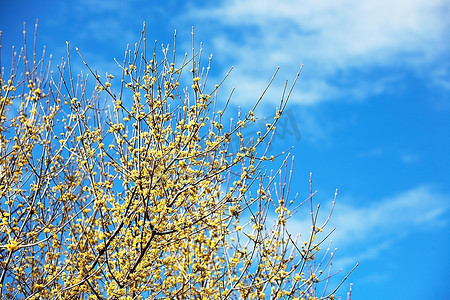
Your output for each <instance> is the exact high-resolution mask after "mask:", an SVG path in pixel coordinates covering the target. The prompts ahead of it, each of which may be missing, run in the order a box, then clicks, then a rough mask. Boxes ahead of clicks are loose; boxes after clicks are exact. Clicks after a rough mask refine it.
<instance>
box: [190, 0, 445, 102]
mask: <svg viewBox="0 0 450 300" xmlns="http://www.w3.org/2000/svg"><path fill="white" fill-rule="evenodd" d="M449 8H450V6H449V5H448V4H447V2H446V1H444V0H412V1H406V0H402V1H394V2H392V1H388V0H381V1H370V0H365V1H356V2H355V1H350V0H340V1H321V2H307V1H294V0H280V1H274V0H248V1H237V0H234V1H223V2H222V3H221V4H218V5H217V6H216V8H213V9H211V8H205V9H203V10H202V9H199V8H198V7H196V8H195V9H192V10H191V11H190V12H189V14H188V15H189V16H190V17H195V18H197V19H200V20H203V21H204V22H207V23H209V27H210V28H211V31H212V32H211V33H210V35H211V36H213V38H212V41H213V44H214V49H215V51H216V52H218V53H217V54H218V55H217V56H219V57H222V58H223V59H222V60H223V61H224V62H227V63H228V64H230V63H231V64H235V65H237V67H238V68H237V69H238V72H240V73H242V74H244V75H240V77H246V78H245V79H246V80H245V82H252V78H255V77H259V78H260V74H269V73H268V72H269V71H270V70H273V69H274V68H275V66H276V65H281V66H282V67H284V68H286V69H287V70H288V72H289V73H291V74H292V75H294V74H295V73H294V72H295V69H294V67H295V68H296V67H297V66H298V65H299V64H300V63H304V64H305V65H306V67H305V72H309V73H308V74H305V75H304V76H303V78H302V80H303V81H306V82H305V84H303V85H302V88H301V90H302V93H303V94H302V95H300V96H297V97H296V99H297V100H296V101H298V102H300V103H304V104H311V103H317V102H320V101H323V100H326V99H334V98H336V97H339V96H345V95H347V96H352V97H356V98H358V97H365V96H367V95H370V94H372V93H380V92H383V91H384V89H385V88H386V87H387V86H388V85H389V82H390V81H391V79H392V78H391V77H392V75H391V74H378V76H377V78H373V77H374V76H372V78H371V80H370V82H361V81H360V79H359V78H351V77H347V76H350V75H349V74H348V73H347V72H348V71H349V70H352V69H353V70H354V69H356V70H358V71H360V72H363V71H366V70H367V68H370V67H374V66H377V67H379V66H402V67H405V66H408V68H410V69H412V70H413V72H416V73H420V72H422V71H423V69H424V68H426V65H427V64H430V65H431V64H433V63H436V61H437V60H439V59H441V58H442V55H444V54H445V53H446V52H447V51H449V46H448V43H447V42H446V37H447V36H448V32H449V31H450V21H448V18H446V16H448V12H449ZM211 21H214V22H213V23H211ZM216 24H220V26H222V27H220V28H219V27H217V26H216ZM223 28H227V29H228V31H227V30H225V29H223ZM351 76H354V74H353V75H351ZM319 78H320V79H319ZM386 78H388V79H387V82H386ZM342 79H345V80H346V81H347V82H346V83H342V82H339V81H340V80H342ZM394 79H395V78H394ZM397 79H398V78H397ZM239 83H240V84H241V85H240V86H241V88H242V82H241V81H239ZM371 86H375V88H374V89H371V88H370V87H371Z"/></svg>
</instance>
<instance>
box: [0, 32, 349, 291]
mask: <svg viewBox="0 0 450 300" xmlns="http://www.w3.org/2000/svg"><path fill="white" fill-rule="evenodd" d="M24 32H25V31H24ZM35 41H36V34H35ZM174 43H175V40H174ZM156 48H157V47H156V44H155V47H154V51H153V52H152V53H151V54H150V55H147V45H146V37H145V26H144V29H143V31H142V35H141V38H140V41H139V42H138V43H137V44H136V45H135V48H134V49H133V50H130V49H129V48H127V51H126V53H125V58H124V60H123V63H122V64H118V65H119V68H120V73H121V78H120V80H119V81H117V80H116V79H115V78H114V76H113V75H112V74H106V76H105V77H103V78H102V77H101V76H100V75H98V74H97V73H96V72H95V71H93V70H92V69H91V67H90V65H89V64H87V63H86V62H85V61H84V59H83V58H82V56H81V54H80V57H81V59H82V60H83V62H84V63H85V64H86V66H87V68H88V70H89V72H90V73H91V74H92V75H93V76H94V81H95V83H94V84H90V83H89V82H88V80H87V79H88V77H89V76H88V75H83V73H81V74H80V75H78V76H73V75H72V67H71V57H70V54H69V53H70V49H69V43H67V55H68V56H67V61H66V62H64V61H63V62H62V63H61V64H60V65H59V66H58V67H57V69H56V70H53V71H52V68H51V61H49V62H47V61H46V59H45V58H46V56H45V51H44V53H43V55H42V59H40V60H37V58H36V57H37V56H36V54H37V53H36V50H35V47H34V50H33V55H32V56H33V57H32V60H31V61H30V59H29V56H28V52H29V49H28V48H27V43H26V37H25V35H24V46H23V48H22V49H21V50H20V51H19V53H16V52H14V55H13V59H12V64H11V69H10V72H9V74H6V72H5V70H4V69H2V73H1V77H0V85H1V87H2V89H1V94H0V116H1V118H0V171H1V172H0V201H1V209H0V213H1V224H0V239H1V248H0V262H1V274H0V276H1V277H0V284H1V288H0V291H1V295H2V298H3V299H19V298H23V299H238V298H243V299H265V298H267V297H270V298H277V299H278V298H285V299H300V298H305V299H319V298H320V299H333V298H334V297H335V296H334V295H335V292H336V290H337V288H336V289H331V290H329V291H327V290H326V286H327V284H328V280H329V279H330V275H329V274H330V273H329V272H325V273H328V275H323V271H324V270H325V269H328V268H331V258H330V259H328V260H325V257H327V254H329V253H328V251H327V253H325V255H324V258H323V259H322V260H321V261H319V260H318V258H317V254H318V251H319V247H320V246H321V244H322V243H323V241H324V240H325V239H326V238H327V237H328V235H327V236H325V238H323V239H320V240H319V239H318V238H317V235H319V234H320V233H321V232H322V230H323V229H324V227H325V225H326V224H327V222H328V218H327V221H325V223H324V224H321V225H320V226H319V224H317V212H318V208H317V209H316V208H315V207H313V196H314V192H313V191H312V189H311V194H310V195H309V196H308V197H306V200H305V201H299V200H297V197H296V196H292V195H291V194H290V193H289V190H290V184H291V175H292V164H291V163H290V159H289V155H286V157H285V159H284V160H283V161H282V162H281V165H280V166H279V168H278V169H277V170H276V171H275V172H272V173H271V172H268V171H267V163H270V161H273V160H274V156H273V155H269V154H268V147H267V144H263V141H269V143H268V145H270V139H271V136H273V132H274V130H275V129H276V124H277V121H278V119H279V118H280V117H281V116H282V114H283V111H284V110H285V107H286V103H287V101H288V99H289V96H290V94H291V91H292V88H293V86H294V84H295V80H294V84H293V85H292V86H291V87H290V89H287V88H286V89H285V93H284V94H283V97H282V98H281V101H280V104H279V106H278V108H277V109H276V112H275V117H274V119H273V120H272V121H271V122H269V123H267V128H266V130H265V131H263V132H258V133H257V134H256V135H255V136H246V135H245V127H246V126H248V125H249V124H251V123H252V122H255V120H256V117H255V109H256V107H257V106H258V104H259V102H260V100H261V99H262V97H263V96H264V93H265V91H264V92H263V93H262V95H261V97H260V98H259V99H258V100H257V101H256V104H255V106H254V108H253V109H252V110H250V111H248V112H247V113H241V111H239V113H238V115H237V121H236V122H233V121H232V120H231V121H229V120H226V119H225V117H224V111H225V109H226V108H227V106H228V102H227V103H226V104H225V105H224V108H223V109H218V106H219V105H220V103H219V102H218V101H217V93H218V91H219V88H220V86H221V83H218V84H217V85H215V86H213V87H212V88H209V86H208V85H207V84H206V82H207V79H208V72H209V67H210V63H211V59H209V64H208V66H207V67H206V69H205V68H202V67H201V50H200V51H199V52H197V53H196V52H195V51H194V49H193V50H192V55H191V56H190V57H188V55H186V56H185V57H184V59H183V60H182V62H181V63H180V64H178V65H177V64H176V61H175V60H176V55H175V50H173V51H170V50H169V47H163V49H162V58H159V55H158V54H157V53H159V51H156ZM173 49H175V47H173ZM76 50H77V52H78V49H76ZM78 53H80V52H78ZM186 69H190V73H191V74H190V78H191V79H190V81H191V82H190V83H189V85H190V86H189V87H188V88H185V89H182V88H181V87H180V86H181V85H180V83H181V82H183V77H182V76H183V74H186V73H188V72H187V71H186ZM298 76H299V74H297V77H298ZM297 77H296V79H297ZM272 79H273V78H272ZM270 82H271V81H270ZM269 85H270V83H269ZM226 127H227V128H228V129H226ZM235 140H236V141H237V144H238V145H239V147H237V148H236V149H231V148H230V144H231V141H235ZM305 203H310V204H311V216H310V218H311V225H312V227H311V228H312V229H311V232H310V235H309V236H308V237H304V238H302V237H301V236H293V235H292V234H290V233H289V231H288V230H287V227H286V221H287V220H288V219H289V218H290V216H291V212H293V211H295V210H296V208H298V207H299V206H301V205H303V204H305ZM331 257H332V255H331ZM321 285H322V286H323V285H325V288H324V289H323V292H319V289H318V287H319V286H321ZM339 285H340V284H339ZM339 285H338V287H339Z"/></svg>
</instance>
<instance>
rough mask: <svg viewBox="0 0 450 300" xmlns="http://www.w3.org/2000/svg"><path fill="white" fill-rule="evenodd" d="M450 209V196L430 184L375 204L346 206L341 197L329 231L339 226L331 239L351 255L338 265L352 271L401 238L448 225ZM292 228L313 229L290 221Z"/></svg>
mask: <svg viewBox="0 0 450 300" xmlns="http://www.w3.org/2000/svg"><path fill="white" fill-rule="evenodd" d="M348 200H350V199H348ZM348 200H347V202H348ZM344 201H345V199H344ZM322 204H324V203H322ZM323 207H324V208H322V209H321V211H322V213H323V214H326V212H327V207H328V208H329V206H327V205H323ZM449 208H450V196H449V195H446V194H443V193H441V192H439V191H437V190H435V189H433V187H432V186H428V185H423V186H418V187H416V188H414V189H411V190H408V191H404V192H402V193H400V194H397V195H393V196H390V197H386V198H385V199H381V200H379V201H373V202H371V204H369V205H364V204H363V203H355V204H348V203H343V200H342V199H340V198H338V201H337V204H336V207H335V211H334V213H333V215H332V217H331V220H330V223H329V224H328V225H327V226H328V229H331V228H334V227H336V231H335V232H334V233H333V234H332V236H331V239H332V240H333V245H334V246H333V247H338V248H343V249H349V252H350V253H351V254H350V255H349V254H348V252H347V253H346V251H339V253H340V254H339V255H337V256H336V262H335V265H337V266H338V267H339V268H348V267H349V266H350V265H352V264H354V263H355V262H356V261H359V262H362V261H364V260H367V259H376V258H378V257H379V255H380V254H381V253H382V252H383V251H386V250H388V249H390V248H391V246H392V245H393V244H394V243H395V241H396V240H398V239H400V238H405V237H407V236H409V235H412V234H414V233H417V232H420V231H427V230H435V229H436V228H439V227H442V226H446V225H448V221H447V220H446V219H445V214H446V213H447V212H448V210H449ZM322 217H326V216H324V215H322ZM289 226H290V227H289V228H290V229H291V230H293V231H294V232H303V231H304V230H309V227H310V220H309V221H307V220H305V221H298V220H290V224H289ZM303 234H305V232H303Z"/></svg>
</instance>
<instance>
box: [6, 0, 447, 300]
mask: <svg viewBox="0 0 450 300" xmlns="http://www.w3.org/2000/svg"><path fill="white" fill-rule="evenodd" d="M449 15H450V4H449V3H448V1H446V0H408V1H406V0H399V1H387V0H378V1H373V0H372V1H369V0H361V1H349V0H336V1H331V0H323V1H316V2H312V1H294V0H278V1H275V0H258V1H256V0H248V1H237V0H233V1H214V2H212V1H211V2H208V1H173V0H172V1H170V0H169V1H142V0H133V1H127V2H125V1H115V0H114V1H98V0H80V1H25V0H18V1H2V2H1V4H0V30H2V31H3V33H2V45H3V47H2V64H5V63H6V61H9V59H10V53H11V46H12V45H17V46H21V45H22V26H23V25H22V23H23V22H24V21H25V22H27V30H28V34H29V35H30V36H31V34H32V32H33V30H34V23H35V19H36V18H39V33H38V42H39V44H38V46H39V47H42V46H43V45H46V46H47V51H48V52H50V53H53V55H54V62H58V61H59V58H60V57H62V56H64V55H65V48H66V44H65V41H66V40H69V41H70V43H71V45H72V47H75V46H76V47H78V48H79V49H80V51H81V52H82V53H83V55H84V57H85V58H86V60H87V61H88V62H89V63H90V64H91V65H92V66H94V67H96V68H97V69H98V70H99V71H100V72H103V73H104V72H105V71H109V70H114V71H116V70H117V69H116V65H115V63H114V60H113V58H117V59H118V60H119V61H120V59H122V57H123V51H124V49H125V46H126V44H127V43H130V44H133V43H135V42H136V41H137V40H138V37H139V34H140V31H141V28H142V23H143V22H144V21H145V22H146V24H147V25H146V26H147V37H148V39H149V40H155V39H157V40H158V41H159V43H165V44H167V43H169V44H172V40H173V31H174V30H175V29H176V30H177V49H179V51H180V52H185V51H190V43H191V35H190V32H191V27H192V26H194V27H195V32H196V33H195V36H196V41H197V42H200V41H201V42H203V48H204V55H205V57H207V56H208V55H209V54H211V53H212V54H213V55H214V57H213V65H212V70H213V73H212V81H219V80H220V79H221V77H222V76H223V75H224V74H225V73H226V72H227V70H228V69H229V67H231V66H232V65H233V66H234V70H233V72H232V74H231V76H230V77H229V79H228V80H227V81H226V84H225V87H224V94H223V99H226V97H227V95H228V94H227V93H228V92H229V91H230V90H231V88H232V87H233V86H235V87H236V92H235V93H234V96H233V99H232V104H233V105H235V106H237V105H241V106H243V107H250V106H251V105H252V104H253V103H254V101H256V100H257V97H258V96H259V93H260V92H261V91H262V90H263V89H264V87H265V85H266V84H267V82H268V80H269V79H270V77H271V76H272V73H273V72H274V71H275V68H276V67H277V66H280V68H281V69H280V72H279V76H278V77H277V80H275V82H274V84H273V86H272V88H271V90H270V91H269V93H268V95H267V97H266V98H265V100H264V103H263V107H262V109H261V112H260V116H264V115H267V116H269V115H270V113H269V111H270V110H269V108H270V107H273V106H275V105H277V103H278V101H279V96H280V95H281V90H282V86H283V83H284V80H285V78H291V79H293V78H294V76H295V74H296V72H297V69H298V68H299V65H300V64H304V67H303V70H302V74H301V77H300V81H299V82H298V84H297V86H296V88H295V90H294V94H293V96H292V98H291V103H290V105H289V106H288V109H287V114H286V116H285V121H284V123H283V124H284V125H283V126H279V129H280V130H281V132H280V133H281V134H280V136H278V137H277V138H276V140H275V143H274V149H273V151H274V152H277V151H278V152H279V151H282V150H285V149H286V148H288V147H289V146H291V145H292V146H294V148H293V149H292V150H291V153H292V154H293V155H295V169H294V170H295V171H294V172H295V176H294V183H295V184H294V186H293V192H299V193H300V195H305V196H306V195H307V194H306V193H307V191H308V188H309V186H308V179H309V172H313V179H314V187H315V189H317V190H318V197H317V199H318V200H320V202H321V203H322V204H323V205H324V207H325V208H324V211H326V207H327V206H329V205H330V202H331V200H332V198H333V196H334V191H335V189H336V188H338V189H339V196H338V201H337V204H336V208H335V212H334V214H333V216H332V221H331V222H332V226H336V227H337V229H336V232H335V233H334V234H333V235H332V239H333V247H335V246H336V247H338V248H339V250H338V251H337V253H336V257H335V260H334V263H335V267H336V269H339V268H342V269H343V270H344V271H343V272H345V271H346V270H347V271H348V270H350V269H351V268H352V266H353V264H354V263H355V262H359V263H360V266H359V267H358V268H357V269H356V271H355V272H354V273H353V274H352V276H351V277H350V279H349V281H348V282H346V283H345V284H344V286H343V288H342V291H341V295H343V296H344V295H345V293H346V290H347V289H348V284H349V283H350V282H353V283H354V286H353V295H352V296H353V299H424V298H428V299H448V298H450V287H449V282H448V269H449V268H450V259H449V258H448V255H447V252H449V248H450V235H449V229H450V224H449V221H450V185H449V183H450V158H449V153H450V133H449V130H450V43H449V40H450V19H449V18H448V16H449ZM74 63H75V65H74V69H76V68H78V69H83V70H85V69H84V68H83V66H82V64H81V62H80V61H75V62H74ZM280 127H281V128H280ZM283 132H284V134H283ZM299 197H300V198H304V197H301V196H299ZM302 222H303V221H302V216H301V215H298V217H297V219H295V220H292V221H291V224H290V225H291V226H292V230H293V231H301V230H302V226H303V225H302Z"/></svg>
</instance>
